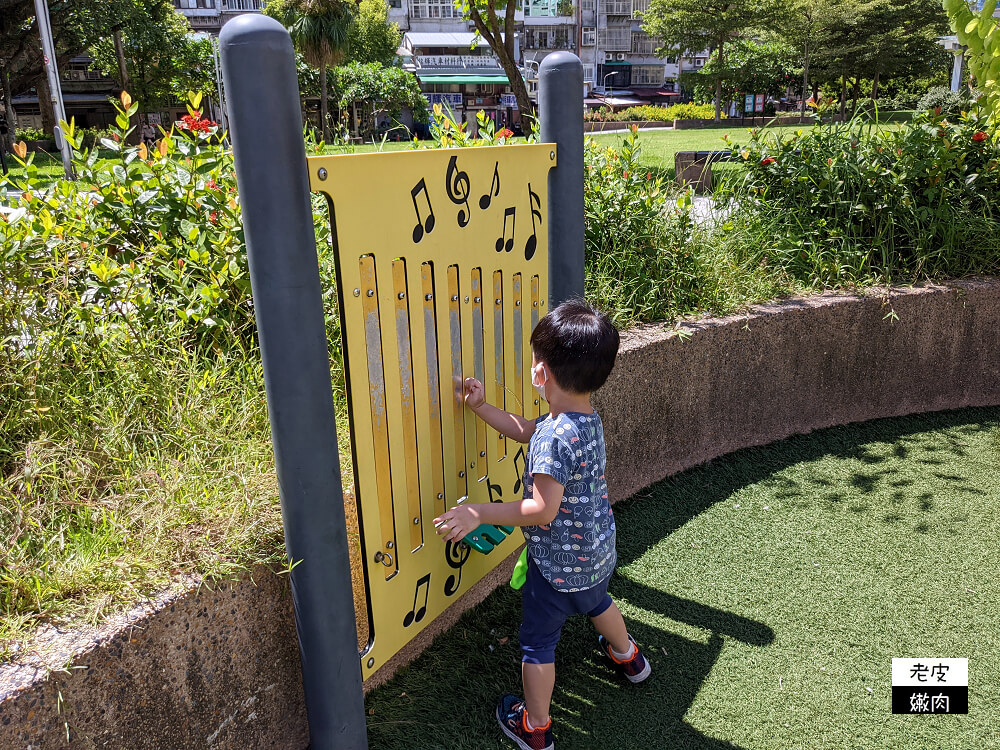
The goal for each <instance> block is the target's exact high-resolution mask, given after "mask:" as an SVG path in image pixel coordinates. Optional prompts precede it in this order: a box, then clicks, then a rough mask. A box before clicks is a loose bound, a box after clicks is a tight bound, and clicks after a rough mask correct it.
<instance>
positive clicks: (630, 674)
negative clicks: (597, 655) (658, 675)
mask: <svg viewBox="0 0 1000 750" xmlns="http://www.w3.org/2000/svg"><path fill="white" fill-rule="evenodd" d="M628 639H629V640H630V641H631V642H632V645H633V646H635V651H633V652H632V656H631V658H629V659H619V658H618V657H617V656H615V654H614V652H613V651H612V650H611V644H610V643H608V639H607V638H605V637H604V636H603V635H599V636H598V637H597V642H598V644H599V645H600V647H601V651H603V652H604V655H605V656H607V657H608V658H609V659H610V660H611V663H612V664H613V665H614V668H615V671H617V672H620V673H621V674H623V675H625V677H627V678H628V681H629V682H642V681H643V680H645V679H646V678H647V677H649V673H650V672H652V671H653V670H652V668H651V667H650V666H649V662H648V661H646V657H645V656H643V655H642V652H641V651H640V650H639V645H638V644H637V643H636V642H635V639H634V638H633V637H632V636H629V637H628Z"/></svg>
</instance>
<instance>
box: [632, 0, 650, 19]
mask: <svg viewBox="0 0 1000 750" xmlns="http://www.w3.org/2000/svg"><path fill="white" fill-rule="evenodd" d="M647 10H649V0H632V18H642V14H643V13H645V12H646V11H647Z"/></svg>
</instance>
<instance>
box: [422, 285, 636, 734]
mask: <svg viewBox="0 0 1000 750" xmlns="http://www.w3.org/2000/svg"><path fill="white" fill-rule="evenodd" d="M531 350H532V357H531V383H532V385H534V386H535V388H536V389H537V390H538V393H539V394H540V395H541V397H542V398H544V399H545V400H546V401H548V403H549V413H548V414H546V415H544V416H542V417H539V418H538V419H537V420H528V419H525V418H524V417H521V416H518V415H516V414H511V413H509V412H506V411H503V410H501V409H498V408H496V407H495V406H491V405H489V404H487V403H486V402H485V399H484V395H483V385H482V383H480V382H479V381H478V380H476V379H475V378H467V379H466V381H465V404H466V406H468V407H469V408H470V409H472V410H473V411H474V412H475V413H476V415H477V416H478V417H479V418H480V419H482V420H484V421H485V422H486V423H487V424H489V425H490V426H492V427H493V428H494V429H496V430H498V431H499V432H501V433H503V434H504V435H506V436H507V437H509V438H512V439H514V440H518V441H520V442H522V443H530V447H529V450H528V460H527V463H526V465H525V473H524V480H523V481H524V498H523V499H522V500H520V501H517V502H508V503H483V504H472V505H459V506H457V507H455V508H452V509H451V510H449V511H448V512H446V513H444V514H443V515H442V516H440V518H437V519H435V521H434V522H435V524H439V526H438V534H440V535H441V536H443V537H444V539H445V540H446V541H448V540H458V539H462V538H463V537H465V535H466V534H468V533H469V532H471V531H472V530H473V529H475V528H476V527H477V526H479V524H481V523H490V524H498V525H503V526H521V527H522V529H523V531H524V538H525V541H526V542H527V547H528V558H529V563H528V572H527V578H526V581H525V583H524V588H523V590H522V622H521V631H520V641H521V653H522V657H521V679H522V681H523V683H524V700H523V701H522V700H520V699H519V698H516V697H515V696H513V695H505V696H503V697H502V698H501V699H500V702H499V705H498V706H497V712H496V716H497V721H499V722H500V727H501V729H503V731H504V734H506V735H507V736H508V737H510V738H511V739H512V740H514V742H516V743H517V745H518V747H520V748H522V749H523V750H553V748H554V747H555V745H554V742H553V739H552V722H551V720H550V719H549V702H550V701H551V699H552V688H553V686H554V685H555V678H556V672H555V664H554V660H555V647H556V644H557V643H558V642H559V635H560V633H561V631H562V626H563V623H564V622H565V621H566V619H567V618H568V617H570V616H571V615H574V614H586V615H588V616H589V617H590V620H591V622H593V623H594V627H595V628H596V629H597V632H598V633H599V634H600V636H599V638H598V643H599V645H600V648H601V651H603V652H604V654H605V655H606V656H607V657H608V658H609V659H610V661H611V663H612V665H613V666H614V667H615V668H616V669H617V670H618V671H620V672H621V673H623V674H624V675H625V676H626V677H627V678H628V679H629V680H630V681H631V682H641V681H642V680H644V679H646V678H647V677H648V676H649V673H650V666H649V663H648V662H647V661H646V659H645V658H644V657H643V655H642V654H641V653H640V651H639V648H638V646H636V644H635V641H634V640H632V637H631V636H630V635H629V634H628V631H627V630H626V629H625V621H624V620H623V619H622V615H621V612H619V611H618V607H617V606H615V603H614V602H613V601H611V597H610V596H608V580H609V579H610V577H611V572H612V571H613V570H614V567H615V561H616V553H615V521H614V516H613V514H612V513H611V506H610V504H609V503H608V488H607V485H606V484H605V481H604V464H605V455H604V430H603V428H602V426H601V418H600V417H599V416H598V415H597V413H596V412H594V408H593V406H591V403H590V395H591V393H593V392H594V391H595V390H597V389H598V388H600V387H601V386H602V385H603V384H604V381H605V380H607V378H608V375H610V374H611V369H612V368H613V367H614V365H615V357H616V356H617V355H618V331H617V330H616V329H615V327H614V325H612V323H611V321H610V320H609V319H608V317H607V316H606V315H604V314H603V313H600V312H598V311H596V310H594V308H592V307H591V306H590V305H588V304H587V303H586V302H583V301H581V300H573V301H569V302H564V303H563V304H561V305H559V306H558V307H557V308H556V309H555V310H553V311H552V312H551V313H549V314H548V315H546V316H545V317H544V318H542V320H540V321H539V322H538V325H537V326H536V327H535V330H534V332H532V334H531Z"/></svg>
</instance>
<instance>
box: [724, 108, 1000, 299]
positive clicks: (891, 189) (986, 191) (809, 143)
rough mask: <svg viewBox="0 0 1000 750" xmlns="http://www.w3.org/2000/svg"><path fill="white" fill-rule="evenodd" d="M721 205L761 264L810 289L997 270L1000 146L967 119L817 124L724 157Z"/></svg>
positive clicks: (759, 138) (758, 136)
mask: <svg viewBox="0 0 1000 750" xmlns="http://www.w3.org/2000/svg"><path fill="white" fill-rule="evenodd" d="M734 152H735V153H736V154H737V155H738V156H739V157H740V160H741V162H742V164H743V168H742V170H741V172H740V173H739V175H738V176H737V177H735V178H733V179H731V180H730V181H729V183H728V184H727V186H726V187H725V188H724V189H723V191H722V193H721V195H722V196H723V197H730V198H733V199H735V201H736V206H737V209H736V214H735V216H736V219H735V221H736V223H742V224H743V226H744V229H745V228H746V227H750V230H749V234H751V235H752V236H755V237H756V238H757V240H758V241H759V242H761V243H762V244H763V246H764V247H765V248H766V250H767V252H766V254H767V257H768V262H770V263H774V264H777V265H778V266H780V267H782V268H784V269H785V270H786V271H787V272H788V273H790V274H791V275H792V276H794V277H795V278H796V279H799V280H800V281H803V282H806V283H809V284H815V285H820V286H827V285H837V284H845V283H847V284H850V283H855V282H862V283H865V282H870V281H887V280H895V281H899V280H905V281H915V280H919V279H923V278H927V277H933V278H947V277H954V276H960V275H964V274H968V273H995V272H997V271H998V270H1000V208H998V207H997V205H996V195H998V194H1000V168H998V164H1000V142H998V139H997V136H996V134H995V133H993V134H989V133H987V131H986V130H985V129H984V126H983V123H982V121H979V120H977V119H976V118H974V117H970V118H969V119H967V120H964V121H961V122H950V121H949V120H947V119H945V118H944V116H943V115H934V114H933V113H925V114H921V115H918V116H917V117H916V118H915V119H914V120H913V122H912V123H910V124H907V125H904V126H902V127H900V128H898V129H880V128H878V127H877V126H875V125H860V126H859V125H858V124H852V123H849V124H843V125H820V126H816V127H815V128H812V129H811V130H810V131H809V132H808V133H806V134H801V131H800V135H796V136H793V137H780V138H777V139H775V138H773V137H769V136H767V135H765V134H764V133H762V132H756V133H754V134H753V137H752V139H751V142H750V143H749V145H747V146H746V147H745V148H742V149H741V148H737V149H734Z"/></svg>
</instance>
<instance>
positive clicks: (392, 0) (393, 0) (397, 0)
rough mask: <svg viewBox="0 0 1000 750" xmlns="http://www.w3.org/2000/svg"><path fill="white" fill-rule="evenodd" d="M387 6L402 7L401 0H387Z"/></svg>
mask: <svg viewBox="0 0 1000 750" xmlns="http://www.w3.org/2000/svg"><path fill="white" fill-rule="evenodd" d="M389 7H390V8H397V9H398V8H402V7H403V0H389Z"/></svg>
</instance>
